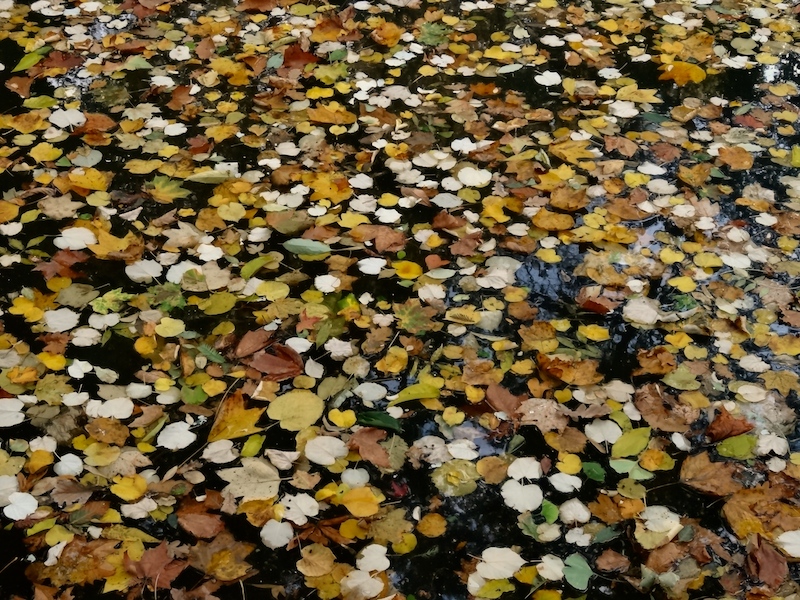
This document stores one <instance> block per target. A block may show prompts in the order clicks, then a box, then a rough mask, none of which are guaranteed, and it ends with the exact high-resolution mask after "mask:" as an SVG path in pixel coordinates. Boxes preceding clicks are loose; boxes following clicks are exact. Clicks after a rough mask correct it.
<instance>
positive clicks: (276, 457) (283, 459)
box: [265, 449, 300, 471]
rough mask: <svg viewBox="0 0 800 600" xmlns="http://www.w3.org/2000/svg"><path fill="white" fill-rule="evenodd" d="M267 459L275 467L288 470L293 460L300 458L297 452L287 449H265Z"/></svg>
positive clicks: (292, 464)
mask: <svg viewBox="0 0 800 600" xmlns="http://www.w3.org/2000/svg"><path fill="white" fill-rule="evenodd" d="M265 454H266V455H267V458H268V459H269V461H270V462H271V463H272V464H273V465H274V466H275V468H276V469H280V470H281V471H288V470H289V469H291V468H292V466H294V461H296V460H297V459H298V458H300V453H299V452H289V451H288V450H272V449H270V450H267V451H266V452H265Z"/></svg>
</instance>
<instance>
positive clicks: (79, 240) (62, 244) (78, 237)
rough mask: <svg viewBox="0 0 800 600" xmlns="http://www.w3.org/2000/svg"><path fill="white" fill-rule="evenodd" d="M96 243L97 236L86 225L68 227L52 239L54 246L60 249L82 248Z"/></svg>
mask: <svg viewBox="0 0 800 600" xmlns="http://www.w3.org/2000/svg"><path fill="white" fill-rule="evenodd" d="M96 243H97V236H96V235H95V234H94V233H93V232H92V231H91V230H90V229H86V227H69V228H67V229H64V230H63V231H62V232H61V235H60V236H58V237H57V238H56V239H54V240H53V244H55V246H56V248H61V249H62V250H82V249H83V248H86V247H87V246H91V245H92V244H96Z"/></svg>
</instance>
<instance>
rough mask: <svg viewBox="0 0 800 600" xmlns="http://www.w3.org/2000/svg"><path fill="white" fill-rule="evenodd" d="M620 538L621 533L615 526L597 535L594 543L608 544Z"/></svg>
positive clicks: (602, 530) (604, 529)
mask: <svg viewBox="0 0 800 600" xmlns="http://www.w3.org/2000/svg"><path fill="white" fill-rule="evenodd" d="M619 536H620V531H619V530H618V529H617V528H616V527H614V526H613V525H612V526H610V527H604V528H603V529H601V530H600V531H598V532H597V533H596V534H595V536H594V543H595V544H604V543H606V542H610V541H611V540H613V539H615V538H618V537H619Z"/></svg>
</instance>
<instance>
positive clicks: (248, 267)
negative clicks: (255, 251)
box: [239, 254, 273, 279]
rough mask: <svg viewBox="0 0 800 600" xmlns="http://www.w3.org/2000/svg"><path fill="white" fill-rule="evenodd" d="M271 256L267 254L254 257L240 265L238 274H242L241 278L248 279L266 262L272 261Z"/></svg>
mask: <svg viewBox="0 0 800 600" xmlns="http://www.w3.org/2000/svg"><path fill="white" fill-rule="evenodd" d="M272 260H273V257H271V256H269V255H266V254H265V255H264V256H259V257H258V258H254V259H253V260H251V261H248V262H247V263H245V265H244V266H243V267H242V269H241V271H239V274H240V275H241V276H242V279H250V278H251V277H252V276H253V275H255V274H256V273H258V271H259V270H260V269H261V267H263V266H264V265H266V264H267V263H268V262H272Z"/></svg>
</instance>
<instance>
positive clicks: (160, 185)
mask: <svg viewBox="0 0 800 600" xmlns="http://www.w3.org/2000/svg"><path fill="white" fill-rule="evenodd" d="M144 191H145V192H146V193H147V194H149V195H150V196H151V197H152V198H153V200H155V201H156V202H160V203H162V204H171V203H172V202H174V201H175V200H176V199H178V198H188V197H189V196H190V195H191V192H190V191H189V190H187V189H186V188H184V187H181V183H180V181H176V180H174V179H170V178H169V177H167V176H166V175H156V176H155V177H154V178H153V180H152V181H151V182H149V183H148V184H146V185H145V187H144Z"/></svg>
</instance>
